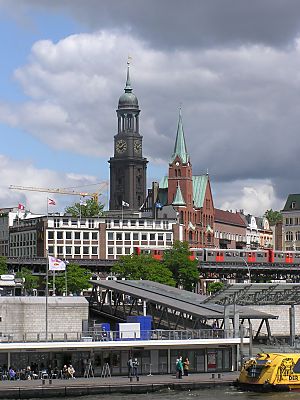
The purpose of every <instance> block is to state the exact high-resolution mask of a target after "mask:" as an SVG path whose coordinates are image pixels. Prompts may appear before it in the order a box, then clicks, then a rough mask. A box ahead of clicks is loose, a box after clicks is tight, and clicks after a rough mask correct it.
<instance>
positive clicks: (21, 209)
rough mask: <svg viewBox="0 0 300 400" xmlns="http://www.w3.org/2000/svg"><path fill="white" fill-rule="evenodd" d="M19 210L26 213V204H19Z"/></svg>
mask: <svg viewBox="0 0 300 400" xmlns="http://www.w3.org/2000/svg"><path fill="white" fill-rule="evenodd" d="M18 210H20V211H24V210H25V206H24V204H21V203H19V204H18Z"/></svg>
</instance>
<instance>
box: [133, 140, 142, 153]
mask: <svg viewBox="0 0 300 400" xmlns="http://www.w3.org/2000/svg"><path fill="white" fill-rule="evenodd" d="M133 148H134V151H135V153H137V154H141V152H142V143H141V142H140V141H139V140H135V141H134V144H133Z"/></svg>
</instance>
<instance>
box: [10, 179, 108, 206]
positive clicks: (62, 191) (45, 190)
mask: <svg viewBox="0 0 300 400" xmlns="http://www.w3.org/2000/svg"><path fill="white" fill-rule="evenodd" d="M107 185H108V182H102V184H101V186H102V187H104V186H107ZM9 189H13V190H26V191H32V192H43V193H56V194H67V195H72V196H81V197H86V196H91V197H93V199H94V201H95V202H97V203H98V199H99V193H89V192H76V191H75V190H69V189H63V188H62V189H59V188H58V189H50V188H40V187H34V186H16V185H10V186H9Z"/></svg>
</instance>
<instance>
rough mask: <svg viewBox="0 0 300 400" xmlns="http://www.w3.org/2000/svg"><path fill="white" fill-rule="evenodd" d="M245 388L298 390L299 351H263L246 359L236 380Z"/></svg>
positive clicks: (299, 378) (299, 387) (269, 390)
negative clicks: (287, 352) (291, 352)
mask: <svg viewBox="0 0 300 400" xmlns="http://www.w3.org/2000/svg"><path fill="white" fill-rule="evenodd" d="M237 386H238V387H239V388H242V389H245V390H253V391H261V392H271V391H290V390H298V391H300V353H298V354H297V353H293V354H283V353H268V354H267V353H263V354H257V356H256V357H253V358H250V360H248V361H246V362H245V364H244V365H243V368H242V370H241V373H240V376H239V378H238V380H237Z"/></svg>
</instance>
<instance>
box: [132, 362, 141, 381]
mask: <svg viewBox="0 0 300 400" xmlns="http://www.w3.org/2000/svg"><path fill="white" fill-rule="evenodd" d="M132 364H133V366H132V368H133V376H135V377H136V380H139V371H138V368H139V365H140V364H139V362H138V359H137V358H135V359H134V360H133V362H132Z"/></svg>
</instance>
